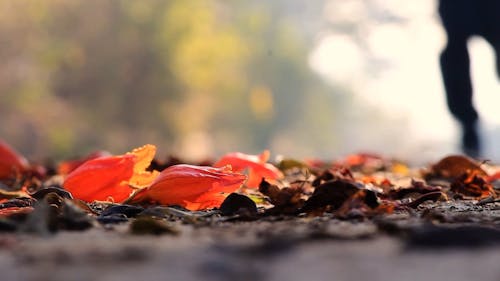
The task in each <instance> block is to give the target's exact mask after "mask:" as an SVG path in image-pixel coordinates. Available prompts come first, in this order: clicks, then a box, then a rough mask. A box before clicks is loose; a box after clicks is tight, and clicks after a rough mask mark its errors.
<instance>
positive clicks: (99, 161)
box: [63, 155, 135, 202]
mask: <svg viewBox="0 0 500 281" xmlns="http://www.w3.org/2000/svg"><path fill="white" fill-rule="evenodd" d="M134 158H135V156H133V155H121V156H108V157H101V158H96V159H92V160H89V161H87V162H85V163H83V164H82V165H81V166H80V167H78V168H77V169H76V170H74V171H73V172H71V173H70V174H69V175H68V176H67V177H66V180H65V181H64V183H63V186H64V188H65V189H66V190H68V191H69V192H71V194H72V195H73V197H75V198H78V199H81V200H83V201H87V202H92V201H95V200H99V201H107V200H111V201H114V202H121V201H123V200H125V199H127V198H128V197H129V195H130V193H131V192H132V189H131V188H130V187H129V186H128V184H127V181H128V180H129V179H130V178H131V177H132V175H133V173H134Z"/></svg>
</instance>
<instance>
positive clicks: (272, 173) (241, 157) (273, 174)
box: [214, 150, 283, 188]
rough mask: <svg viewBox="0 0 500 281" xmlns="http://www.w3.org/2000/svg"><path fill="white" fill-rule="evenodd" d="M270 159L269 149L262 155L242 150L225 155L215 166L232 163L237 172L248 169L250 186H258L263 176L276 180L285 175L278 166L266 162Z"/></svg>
mask: <svg viewBox="0 0 500 281" xmlns="http://www.w3.org/2000/svg"><path fill="white" fill-rule="evenodd" d="M268 159H269V151H268V150H265V151H264V152H262V153H261V154H260V155H249V154H244V153H241V152H233V153H228V154H226V155H224V156H223V157H222V158H221V159H220V160H219V161H217V162H216V163H215V164H214V166H215V167H223V166H226V165H231V167H233V170H234V171H235V172H242V171H245V170H248V181H247V183H246V185H247V186H248V187H253V188H257V187H258V186H259V183H260V181H261V180H262V178H265V179H266V180H270V181H273V180H276V179H279V178H282V177H283V174H282V173H281V171H280V170H278V168H276V167H275V166H273V165H272V164H270V163H266V161H267V160H268Z"/></svg>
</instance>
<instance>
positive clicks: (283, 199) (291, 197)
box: [259, 180, 305, 214]
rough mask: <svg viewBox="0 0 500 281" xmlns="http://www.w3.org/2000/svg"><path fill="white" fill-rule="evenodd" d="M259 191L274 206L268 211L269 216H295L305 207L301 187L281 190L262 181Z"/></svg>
mask: <svg viewBox="0 0 500 281" xmlns="http://www.w3.org/2000/svg"><path fill="white" fill-rule="evenodd" d="M259 191H260V192H261V193H262V194H264V195H265V196H267V197H268V198H269V201H270V203H271V204H272V205H274V207H273V208H272V209H269V210H268V211H267V213H268V214H277V213H281V214H295V213H297V212H298V211H299V210H300V209H301V208H302V206H303V205H304V201H305V200H304V199H303V190H302V189H301V188H300V187H297V188H293V187H284V188H279V187H278V186H277V185H274V184H271V183H270V182H267V181H266V180H262V181H261V183H260V184H259Z"/></svg>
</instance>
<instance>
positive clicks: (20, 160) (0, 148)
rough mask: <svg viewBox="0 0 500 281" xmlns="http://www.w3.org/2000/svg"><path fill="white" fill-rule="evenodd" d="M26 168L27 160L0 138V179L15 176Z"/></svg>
mask: <svg viewBox="0 0 500 281" xmlns="http://www.w3.org/2000/svg"><path fill="white" fill-rule="evenodd" d="M27 169H28V161H27V160H26V158H24V157H23V156H21V155H19V153H17V152H16V151H15V150H14V149H13V148H11V147H10V146H9V145H8V144H7V143H5V142H4V141H2V140H0V179H5V178H11V177H15V176H16V174H18V173H22V172H24V171H25V170H27Z"/></svg>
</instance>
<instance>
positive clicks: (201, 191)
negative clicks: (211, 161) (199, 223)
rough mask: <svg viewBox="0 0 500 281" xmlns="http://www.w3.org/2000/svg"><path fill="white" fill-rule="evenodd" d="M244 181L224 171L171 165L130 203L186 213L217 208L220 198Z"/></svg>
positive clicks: (222, 198) (226, 169)
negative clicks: (173, 207)
mask: <svg viewBox="0 0 500 281" xmlns="http://www.w3.org/2000/svg"><path fill="white" fill-rule="evenodd" d="M245 179H246V177H245V176H244V175H242V174H237V173H233V172H232V171H231V170H230V168H228V167H223V168H213V167H206V166H194V165H186V164H181V165H174V166H170V167H168V168H167V169H165V170H163V171H162V172H161V173H160V175H159V176H158V177H157V178H156V179H155V180H154V181H153V183H152V184H151V186H150V187H148V188H145V189H143V190H141V191H140V192H139V193H138V194H137V195H136V198H135V200H134V201H144V200H151V201H155V202H158V203H160V204H163V205H180V206H183V207H185V208H187V209H190V210H201V209H207V208H212V207H218V206H220V204H221V203H222V201H223V200H224V197H225V196H224V194H225V193H226V194H227V193H231V192H234V191H236V190H237V189H238V188H239V187H240V186H241V185H242V184H243V182H244V181H245Z"/></svg>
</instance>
